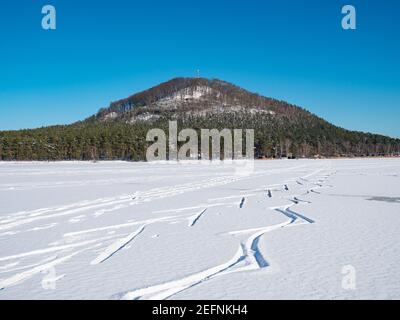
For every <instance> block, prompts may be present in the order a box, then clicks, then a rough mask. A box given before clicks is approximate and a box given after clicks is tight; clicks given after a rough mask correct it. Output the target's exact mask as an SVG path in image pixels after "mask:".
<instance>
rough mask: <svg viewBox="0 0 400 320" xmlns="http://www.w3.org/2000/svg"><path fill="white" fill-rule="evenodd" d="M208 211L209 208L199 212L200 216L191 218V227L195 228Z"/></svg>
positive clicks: (196, 215)
mask: <svg viewBox="0 0 400 320" xmlns="http://www.w3.org/2000/svg"><path fill="white" fill-rule="evenodd" d="M206 211H207V208H206V209H204V210H203V211H201V212H199V213H198V214H195V215H194V216H192V217H189V227H193V226H194V225H195V224H196V222H197V221H199V219H200V218H201V216H202V215H203V214H204V213H205V212H206Z"/></svg>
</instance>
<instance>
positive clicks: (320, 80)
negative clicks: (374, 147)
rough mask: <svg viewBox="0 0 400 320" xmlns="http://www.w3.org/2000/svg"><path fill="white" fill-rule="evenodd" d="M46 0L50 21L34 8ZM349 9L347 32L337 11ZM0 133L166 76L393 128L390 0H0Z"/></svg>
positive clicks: (399, 46)
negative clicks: (49, 27) (352, 15)
mask: <svg viewBox="0 0 400 320" xmlns="http://www.w3.org/2000/svg"><path fill="white" fill-rule="evenodd" d="M45 4H52V5H54V6H55V7H56V9H57V30H55V31H44V30H43V29H42V28H41V19H42V14H41V8H42V6H43V5H45ZM345 4H353V5H354V6H355V7H356V9H357V30H355V31H344V30H343V29H342V28H341V18H342V14H341V8H342V6H343V5H345ZM0 35H1V37H0V130H5V129H19V128H33V127H38V126H43V125H49V124H64V123H71V122H73V121H76V120H80V119H84V118H85V117H87V116H90V115H91V114H93V113H95V112H97V110H98V109H99V108H101V107H106V106H108V104H109V103H110V102H111V101H114V100H117V99H119V98H123V97H126V96H128V95H130V94H132V93H135V92H137V91H139V90H142V89H146V88H148V87H150V86H152V85H156V84H158V83H160V82H162V81H165V80H169V79H170V78H173V77H177V76H194V75H195V70H196V69H200V70H201V75H202V76H204V77H209V78H219V79H222V80H226V81H229V82H233V83H235V84H237V85H239V86H242V87H244V88H246V89H248V90H250V91H254V92H258V93H261V94H263V95H266V96H271V97H275V98H279V99H283V100H287V101H289V102H291V103H295V104H298V105H300V106H303V107H305V108H307V109H308V110H310V111H312V112H314V113H316V114H318V115H320V116H322V117H323V118H325V119H327V120H329V121H331V122H333V123H334V124H337V125H340V126H342V127H345V128H348V129H357V130H363V131H370V132H377V133H382V134H387V135H391V136H396V137H400V125H399V124H400V41H399V39H400V37H399V35H400V1H398V0H363V1H361V0H359V1H356V0H348V1H339V0H329V1H326V0H319V1H317V0H303V1H300V0H259V1H256V0H245V1H244V0H243V1H238V0H201V1H200V0H199V1H189V0H168V1H165V0H158V1H156V0H146V1H144V0H142V1H139V0H125V1H123V0H113V1H109V0H102V1H94V0H93V1H89V0H82V1H78V0H45V1H37V0H36V1H32V0H1V2H0Z"/></svg>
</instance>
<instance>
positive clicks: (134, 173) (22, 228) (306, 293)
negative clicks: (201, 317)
mask: <svg viewBox="0 0 400 320" xmlns="http://www.w3.org/2000/svg"><path fill="white" fill-rule="evenodd" d="M365 298H366V299H386V298H389V299H399V298H400V159H362V160H360V159H354V160H277V161H256V164H255V169H254V171H253V172H250V173H249V174H246V175H242V174H238V171H237V170H236V167H235V166H234V165H216V164H215V165H204V164H146V163H125V162H101V163H80V162H61V163H0V299H365Z"/></svg>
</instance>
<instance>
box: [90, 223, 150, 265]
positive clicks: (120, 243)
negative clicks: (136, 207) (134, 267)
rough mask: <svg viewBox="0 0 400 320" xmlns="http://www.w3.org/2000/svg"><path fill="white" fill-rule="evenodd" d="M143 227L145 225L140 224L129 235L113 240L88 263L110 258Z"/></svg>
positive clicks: (140, 231)
mask: <svg viewBox="0 0 400 320" xmlns="http://www.w3.org/2000/svg"><path fill="white" fill-rule="evenodd" d="M144 227H145V226H142V227H140V228H139V229H138V230H136V231H135V232H133V233H131V234H130V235H129V236H127V237H125V238H122V239H119V240H117V241H115V242H114V243H113V244H111V245H110V246H108V247H107V248H106V249H105V250H104V251H103V252H102V253H100V254H99V255H98V257H97V258H96V259H94V260H93V261H92V262H91V263H90V264H91V265H96V264H99V263H102V262H104V261H106V260H108V259H109V258H111V257H112V256H113V255H114V254H116V253H117V252H118V251H120V250H121V249H122V248H124V247H125V246H126V245H128V244H129V243H130V242H132V240H133V239H135V238H136V237H137V236H138V235H139V234H141V233H142V232H143V230H144Z"/></svg>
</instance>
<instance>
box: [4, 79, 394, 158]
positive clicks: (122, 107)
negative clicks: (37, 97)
mask: <svg viewBox="0 0 400 320" xmlns="http://www.w3.org/2000/svg"><path fill="white" fill-rule="evenodd" d="M169 120H176V121H177V122H178V126H179V129H183V128H193V129H196V130H200V129H203V128H204V129H207V128H209V129H212V128H216V129H220V130H222V129H224V128H228V129H234V128H235V129H254V130H255V147H256V156H257V157H259V158H262V157H268V158H272V157H274V158H280V157H293V158H302V157H316V156H324V157H334V156H335V157H336V156H347V157H352V156H390V155H398V154H399V152H400V140H399V139H393V138H390V137H386V136H382V135H377V134H371V133H363V132H357V131H349V130H346V129H343V128H339V127H337V126H334V125H332V124H330V123H329V122H327V121H325V120H324V119H321V118H319V117H318V116H316V115H314V114H312V113H310V112H309V111H307V110H305V109H303V108H300V107H298V106H295V105H292V104H290V103H287V102H284V101H279V100H276V99H272V98H267V97H263V96H261V95H258V94H255V93H251V92H249V91H247V90H244V89H242V88H240V87H237V86H235V85H233V84H230V83H228V82H225V81H221V80H215V79H214V80H209V79H203V78H176V79H172V80H170V81H168V82H165V83H162V84H160V85H158V86H155V87H153V88H150V89H148V90H146V91H143V92H140V93H137V94H134V95H132V96H130V97H128V98H125V99H122V100H119V101H116V102H113V103H111V104H110V106H109V107H108V108H103V109H100V110H99V112H98V113H97V114H95V115H93V116H92V117H90V118H88V119H85V120H83V121H79V122H76V123H73V124H70V125H62V126H51V127H43V128H38V129H29V130H19V131H0V160H97V159H100V160H116V159H119V160H145V154H146V149H147V146H148V145H149V144H150V143H149V142H146V134H147V132H148V130H150V129H152V128H161V129H164V130H165V132H168V121H169Z"/></svg>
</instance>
